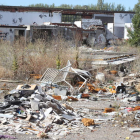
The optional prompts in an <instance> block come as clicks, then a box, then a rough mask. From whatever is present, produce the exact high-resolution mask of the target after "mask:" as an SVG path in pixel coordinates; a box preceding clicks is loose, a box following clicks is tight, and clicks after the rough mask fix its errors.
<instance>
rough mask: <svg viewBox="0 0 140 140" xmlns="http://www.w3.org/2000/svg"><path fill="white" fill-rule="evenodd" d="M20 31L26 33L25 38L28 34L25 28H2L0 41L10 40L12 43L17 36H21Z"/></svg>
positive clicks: (0, 29) (0, 28)
mask: <svg viewBox="0 0 140 140" xmlns="http://www.w3.org/2000/svg"><path fill="white" fill-rule="evenodd" d="M19 30H23V31H24V36H25V34H26V31H25V29H24V28H10V27H4V28H2V27H0V39H3V40H9V41H11V42H13V41H14V39H15V36H16V35H17V36H19Z"/></svg>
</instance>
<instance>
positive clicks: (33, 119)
mask: <svg viewBox="0 0 140 140" xmlns="http://www.w3.org/2000/svg"><path fill="white" fill-rule="evenodd" d="M77 71H78V70H77ZM82 72H83V71H82ZM113 74H114V73H113ZM115 74H116V72H115ZM131 75H132V74H131ZM47 76H48V77H49V74H47ZM114 76H116V75H114ZM82 78H83V77H82ZM88 78H89V77H87V78H85V77H84V78H83V79H84V80H83V81H79V80H78V81H74V82H75V87H72V86H71V85H70V88H69V87H68V86H64V85H58V84H56V83H55V84H48V83H39V84H25V85H18V86H17V88H16V89H13V90H11V91H7V92H8V94H6V95H5V96H4V99H3V101H2V100H1V103H0V133H2V134H3V133H6V134H7V133H8V134H11V135H14V134H32V135H36V136H37V138H52V139H59V138H63V137H64V136H66V135H68V134H72V133H78V134H80V133H84V131H85V129H87V128H88V129H90V130H91V131H92V132H94V130H95V128H97V129H98V128H99V127H100V126H101V125H102V124H103V123H106V124H112V126H114V127H123V128H128V130H129V131H130V132H132V133H134V132H139V131H140V121H139V120H140V103H139V101H140V95H139V87H140V84H139V83H140V79H139V76H134V75H133V77H132V76H128V77H123V79H121V80H122V81H121V82H120V78H119V81H117V80H116V81H114V83H112V84H109V83H105V81H106V79H105V77H104V74H102V73H98V74H97V76H96V79H98V82H95V81H96V80H95V81H94V82H93V81H92V80H88ZM45 80H46V79H45ZM85 81H86V82H85ZM79 87H80V88H79ZM78 88H79V90H78V91H77V90H76V89H78ZM70 89H74V90H75V92H73V91H71V90H70ZM2 92H3V91H2V90H1V91H0V93H2ZM105 102H106V103H108V106H105V105H104V103H105ZM96 103H98V105H97V106H96V107H95V106H94V105H95V104H96ZM102 103H103V104H102ZM1 136H2V137H9V136H7V135H1ZM11 138H14V137H11Z"/></svg>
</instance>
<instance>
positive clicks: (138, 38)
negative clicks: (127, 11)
mask: <svg viewBox="0 0 140 140" xmlns="http://www.w3.org/2000/svg"><path fill="white" fill-rule="evenodd" d="M134 11H135V15H134V17H133V19H132V28H133V29H132V28H127V31H128V37H129V39H128V43H129V44H130V45H134V46H136V47H137V46H140V0H139V1H138V3H137V4H136V5H135V7H134Z"/></svg>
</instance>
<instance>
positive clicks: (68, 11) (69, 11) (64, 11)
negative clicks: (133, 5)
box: [0, 6, 134, 15]
mask: <svg viewBox="0 0 140 140" xmlns="http://www.w3.org/2000/svg"><path fill="white" fill-rule="evenodd" d="M0 11H10V12H16V11H18V12H25V11H30V12H33V11H37V12H61V13H62V14H67V15H75V14H77V15H91V14H114V13H134V12H132V11H105V10H87V9H64V8H44V7H25V6H0Z"/></svg>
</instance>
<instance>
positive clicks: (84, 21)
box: [82, 19, 102, 29]
mask: <svg viewBox="0 0 140 140" xmlns="http://www.w3.org/2000/svg"><path fill="white" fill-rule="evenodd" d="M92 25H102V21H101V20H100V19H82V28H83V29H89V28H90V27H91V26H92Z"/></svg>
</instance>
